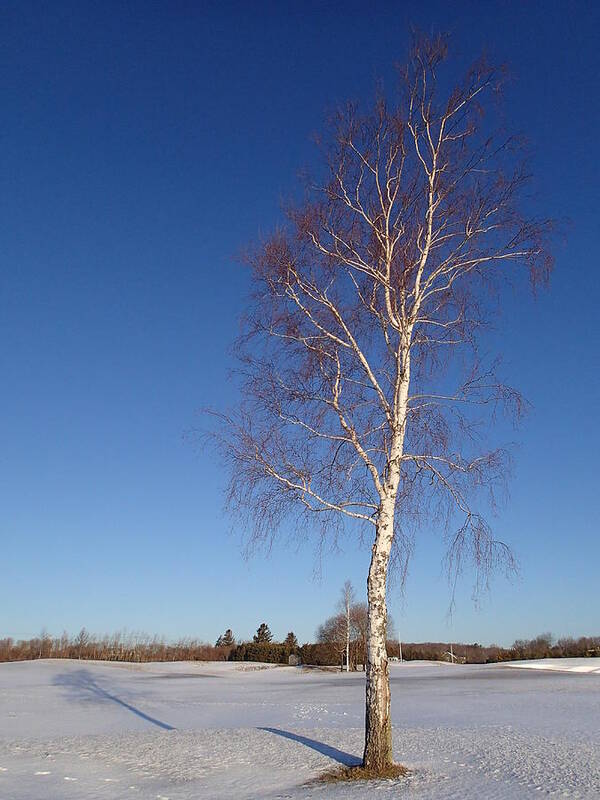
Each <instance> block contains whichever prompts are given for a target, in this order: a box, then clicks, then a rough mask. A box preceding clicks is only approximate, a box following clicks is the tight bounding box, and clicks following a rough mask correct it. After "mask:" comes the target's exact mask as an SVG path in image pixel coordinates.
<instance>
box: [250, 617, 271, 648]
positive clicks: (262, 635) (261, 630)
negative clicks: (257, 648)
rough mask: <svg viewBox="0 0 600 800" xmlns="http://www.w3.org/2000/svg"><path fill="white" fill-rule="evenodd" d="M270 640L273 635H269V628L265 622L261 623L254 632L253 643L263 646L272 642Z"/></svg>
mask: <svg viewBox="0 0 600 800" xmlns="http://www.w3.org/2000/svg"><path fill="white" fill-rule="evenodd" d="M272 639H273V634H272V633H271V631H270V629H269V626H268V625H267V623H266V622H261V623H260V625H259V626H258V628H257V630H256V633H255V634H254V643H255V644H265V643H267V642H270V641H272Z"/></svg>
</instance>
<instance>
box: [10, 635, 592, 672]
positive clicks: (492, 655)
mask: <svg viewBox="0 0 600 800" xmlns="http://www.w3.org/2000/svg"><path fill="white" fill-rule="evenodd" d="M267 630H268V629H267ZM258 638H259V641H256V639H257V637H255V641H251V642H240V643H236V642H235V640H233V641H232V642H231V643H227V644H219V645H211V644H207V643H206V642H201V641H199V640H197V639H189V638H188V639H180V640H179V641H177V642H166V641H165V640H164V639H161V638H159V637H157V636H149V635H146V634H131V633H117V634H113V635H112V636H102V637H95V636H92V635H91V634H89V633H88V632H87V631H86V629H85V628H83V629H82V630H81V631H80V632H79V633H78V634H77V635H76V636H73V637H70V636H68V635H67V634H66V633H65V634H63V635H62V636H61V637H60V638H53V637H51V636H49V635H48V634H46V633H42V634H41V635H40V636H39V637H36V638H33V639H28V640H19V641H15V640H13V639H10V638H6V639H0V661H29V660H33V659H38V658H75V659H86V660H98V661H133V662H147V661H262V662H265V663H272V664H288V663H289V659H290V656H296V657H297V658H298V660H299V661H300V663H302V664H306V665H315V666H339V665H340V664H341V656H340V648H339V647H338V646H337V645H336V644H335V643H328V642H319V643H316V644H304V645H301V646H300V645H298V643H297V641H296V640H295V637H293V634H288V636H287V638H286V640H285V641H284V642H273V641H270V640H269V641H264V640H260V637H258ZM388 654H389V656H391V657H393V658H400V645H399V644H398V642H397V641H389V642H388ZM451 654H452V655H451ZM592 656H600V636H581V637H580V638H578V639H575V638H571V637H568V638H562V639H558V640H556V641H555V640H554V638H553V637H552V636H551V634H542V635H540V636H536V637H535V638H534V639H528V640H525V639H518V640H517V641H516V642H515V643H514V644H513V645H512V647H509V648H504V647H498V646H496V645H491V646H489V647H484V646H482V645H480V644H477V643H474V644H461V643H456V642H455V643H453V644H452V645H451V644H450V643H449V642H422V643H417V642H403V643H402V658H403V659H404V660H405V661H414V660H427V661H449V660H451V658H454V660H457V661H459V662H461V663H469V664H485V663H496V662H501V661H515V660H526V659H538V658H575V657H584V658H585V657H592ZM353 666H357V667H360V666H361V665H360V664H356V665H353Z"/></svg>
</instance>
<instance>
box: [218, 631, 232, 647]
mask: <svg viewBox="0 0 600 800" xmlns="http://www.w3.org/2000/svg"><path fill="white" fill-rule="evenodd" d="M234 644H235V637H234V635H233V631H232V630H231V628H227V630H226V631H225V633H224V634H223V635H222V636H219V638H218V639H217V641H216V642H215V647H233V646H234Z"/></svg>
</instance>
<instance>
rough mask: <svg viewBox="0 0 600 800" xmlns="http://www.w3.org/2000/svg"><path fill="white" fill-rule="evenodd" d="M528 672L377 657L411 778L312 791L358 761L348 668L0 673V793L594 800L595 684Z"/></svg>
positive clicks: (95, 668)
mask: <svg viewBox="0 0 600 800" xmlns="http://www.w3.org/2000/svg"><path fill="white" fill-rule="evenodd" d="M568 661H570V660H565V664H564V665H563V666H566V667H569V666H570V667H571V668H572V669H573V670H579V668H580V667H582V666H589V667H593V668H595V669H600V659H583V660H582V661H585V662H586V664H580V663H578V662H579V660H578V659H574V660H573V663H572V664H570V665H569V664H568V663H567V662H568ZM575 662H577V663H575ZM512 666H513V665H511V667H512ZM542 666H544V667H545V668H544V669H539V668H537V669H535V670H529V669H512V668H507V665H481V666H475V665H468V666H463V665H443V664H427V663H415V662H411V663H408V664H397V663H393V664H391V665H390V672H391V681H392V717H393V722H394V746H395V754H396V758H397V759H398V761H401V762H402V763H404V764H406V765H407V766H408V767H409V768H410V769H411V775H410V776H409V777H408V778H406V779H402V780H400V781H381V782H378V783H376V784H373V785H371V786H369V788H368V789H365V786H364V785H361V784H360V783H354V784H336V785H330V784H328V785H325V784H315V783H314V782H312V781H313V779H314V778H315V777H316V776H317V775H318V774H319V772H320V771H322V770H323V769H326V768H330V767H332V766H335V765H336V764H338V763H346V764H351V763H356V761H357V760H358V758H359V757H360V755H361V749H362V736H363V732H362V725H363V721H364V709H363V703H364V675H362V674H361V673H350V674H346V673H339V672H328V671H320V670H302V669H296V668H293V667H272V668H264V665H249V664H216V663H171V664H141V665H140V664H109V663H98V662H93V663H91V662H84V661H62V660H52V661H35V662H25V663H13V664H0V798H1V800H42V798H43V800H96V798H102V800H122V799H123V800H124V799H125V798H140V800H141V798H143V799H144V800H147V799H152V800H154V799H156V800H166V799H168V800H203V799H204V798H206V800H208V799H209V798H210V800H213V799H214V800H225V798H239V800H255V799H258V798H272V799H273V800H275V799H276V798H278V799H279V800H283V798H286V799H289V800H307V799H308V798H315V799H316V798H335V800H358V799H359V798H363V797H365V796H369V797H370V796H371V795H374V796H376V797H380V798H392V797H399V796H408V797H410V798H411V800H413V799H414V800H434V799H435V800H458V798H461V800H475V799H476V798H477V799H478V800H479V798H486V800H500V799H502V800H506V799H507V798H508V799H509V800H510V798H518V799H519V800H521V798H523V799H524V800H527V798H539V797H544V796H557V797H571V798H598V797H600V730H599V726H598V719H600V680H599V676H598V674H582V673H581V671H570V672H557V671H551V670H549V669H548V668H547V667H548V662H543V665H542Z"/></svg>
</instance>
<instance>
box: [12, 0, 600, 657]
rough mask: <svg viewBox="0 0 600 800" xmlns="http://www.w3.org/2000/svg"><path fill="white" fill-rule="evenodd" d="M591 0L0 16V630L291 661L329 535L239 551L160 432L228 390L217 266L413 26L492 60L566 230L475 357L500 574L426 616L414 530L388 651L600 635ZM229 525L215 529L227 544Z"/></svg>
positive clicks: (328, 577)
mask: <svg viewBox="0 0 600 800" xmlns="http://www.w3.org/2000/svg"><path fill="white" fill-rule="evenodd" d="M598 9H599V6H598V4H597V3H593V2H587V3H586V2H578V3H569V2H562V3H547V2H543V3H542V2H530V3H520V2H514V3H510V2H496V3H493V2H486V3H480V2H474V3H468V2H463V3H448V2H429V3H411V2H403V3H402V2H389V3H384V2H372V3H369V4H365V3H354V2H349V1H348V0H346V1H345V2H329V3H316V2H305V3H293V2H290V3H261V2H256V3H227V2H223V3H208V2H202V3H195V2H176V1H172V2H166V0H165V2H151V3H150V2H129V3H117V2H105V3H95V2H94V3H92V2H89V3H88V2H73V3H61V2H54V3H41V2H38V3H31V2H5V3H3V4H2V10H1V11H0V21H1V25H2V44H1V48H0V75H1V76H2V78H1V90H2V111H3V113H2V120H3V121H2V126H1V131H0V158H1V161H2V169H1V172H0V180H1V191H0V198H1V215H0V220H1V224H0V242H1V245H0V247H1V249H0V252H1V259H2V265H1V275H0V326H1V340H0V341H1V345H0V359H1V360H0V369H1V372H0V374H1V376H2V391H1V393H0V410H1V413H0V426H1V439H0V440H1V446H0V495H1V498H0V499H1V503H0V525H1V528H0V541H1V551H0V552H1V555H0V564H1V572H0V576H1V577H0V636H3V635H12V636H15V637H21V636H25V637H29V636H32V635H35V634H37V633H38V632H39V631H40V629H41V628H42V626H46V627H47V629H48V630H49V631H50V632H52V633H55V634H59V633H60V632H61V631H62V630H63V628H66V629H67V630H69V631H70V632H75V631H77V630H78V629H79V628H80V627H81V626H83V625H85V626H86V627H87V628H88V629H90V630H92V631H94V632H98V633H102V632H110V631H113V630H116V629H120V628H124V627H127V628H128V629H130V630H145V631H148V632H157V633H162V634H165V635H166V636H168V637H176V636H180V635H194V636H198V637H200V638H203V639H207V640H213V639H215V638H216V636H217V635H218V634H219V633H220V632H222V631H223V630H224V629H225V628H227V627H232V628H233V629H234V632H235V633H236V634H237V635H238V636H240V637H246V636H250V635H251V634H252V633H253V632H254V630H255V629H256V627H257V625H258V624H259V623H260V622H261V621H263V620H266V621H267V622H268V623H269V624H270V626H271V628H272V630H273V632H274V634H275V636H277V637H283V636H285V634H286V633H287V631H288V630H290V629H293V630H295V631H296V633H297V635H298V638H299V639H300V640H302V641H304V640H308V639H310V638H311V637H312V635H313V632H314V629H315V626H316V625H317V624H318V623H319V621H321V620H322V619H323V618H324V617H325V616H326V615H328V614H329V613H331V611H332V610H333V607H334V605H335V602H336V600H337V597H338V593H339V589H340V587H341V585H342V583H343V581H344V580H345V579H346V578H347V577H349V578H351V579H352V581H353V582H354V584H355V586H356V587H357V589H360V587H362V586H363V585H364V580H365V575H366V568H367V563H368V550H367V548H366V547H363V548H362V549H361V548H360V547H358V546H356V545H355V544H354V543H353V542H352V540H351V539H348V540H347V541H346V542H345V543H344V546H343V551H342V552H341V553H336V554H324V557H323V560H322V562H320V564H321V566H320V577H315V573H316V572H319V561H318V559H317V557H316V555H315V548H314V543H313V541H312V540H311V538H310V532H309V531H307V537H306V541H305V542H303V543H300V544H299V545H294V546H290V545H289V544H288V543H286V542H281V544H278V545H276V546H275V548H274V549H273V551H272V552H271V554H270V556H268V557H267V556H265V555H264V554H263V555H261V554H259V555H257V556H255V557H254V558H252V559H251V560H249V561H245V560H244V559H243V558H242V555H241V545H240V539H239V535H238V533H236V531H235V520H233V521H229V520H227V519H226V518H224V516H223V514H222V510H221V509H222V494H221V492H222V488H223V486H224V484H225V480H224V477H223V476H222V475H221V474H220V473H219V471H218V470H217V469H215V465H214V463H213V459H212V458H210V457H208V456H204V455H202V454H200V453H198V452H197V451H196V450H195V449H194V448H193V447H191V446H190V445H189V444H186V442H185V441H184V437H183V434H184V432H185V430H187V429H189V428H190V427H193V426H194V425H195V424H197V416H196V413H197V409H198V408H200V407H203V406H207V405H212V406H219V405H222V404H227V403H229V402H231V401H232V400H234V398H233V397H232V392H231V383H230V382H229V381H228V369H229V367H230V362H229V355H228V347H229V345H230V344H231V341H232V339H233V337H234V336H235V333H236V330H237V319H238V317H239V314H240V312H241V310H242V308H243V304H244V295H245V292H246V289H247V284H246V276H245V273H244V270H243V268H242V267H240V266H239V265H238V264H237V263H236V261H235V255H236V253H237V251H238V250H239V248H240V247H241V246H242V245H244V244H245V243H247V242H248V241H249V240H251V239H253V238H254V237H256V235H257V234H258V233H259V232H260V231H261V230H262V231H265V230H268V229H270V228H271V227H272V226H273V225H274V224H275V223H276V222H277V220H278V218H279V202H280V197H281V196H282V195H284V194H286V193H288V192H289V191H290V190H292V189H293V188H294V185H295V176H296V173H297V170H298V168H299V167H302V166H303V165H304V164H307V163H310V161H311V159H312V157H313V148H312V145H311V143H310V135H311V134H312V133H313V132H314V131H315V130H317V129H318V128H319V127H320V125H321V121H322V118H323V115H324V112H325V111H326V110H327V109H328V108H331V107H332V106H334V105H335V104H336V102H338V101H341V100H344V99H346V98H349V97H350V98H357V99H361V98H367V97H369V96H370V94H371V90H372V88H373V83H374V80H375V78H377V77H378V76H382V77H383V78H384V79H386V80H387V83H388V85H391V84H392V80H393V78H392V74H393V73H392V65H393V63H394V62H395V61H397V60H401V59H402V58H403V56H404V54H405V52H406V45H407V42H408V40H409V30H410V25H411V24H414V25H417V26H419V27H421V28H422V29H424V30H426V31H428V30H430V29H436V30H440V29H441V30H448V31H450V32H452V33H453V34H454V44H455V46H456V48H457V50H458V52H459V53H460V54H461V57H468V56H470V55H471V54H472V55H473V56H475V55H476V54H478V53H479V52H480V51H481V49H482V48H483V47H486V48H487V49H488V50H489V51H490V52H491V53H492V55H493V56H494V57H495V58H497V59H498V60H502V61H507V62H509V64H510V65H511V67H512V71H513V75H514V77H515V80H514V82H512V83H511V85H510V89H509V93H508V100H507V112H508V114H509V116H510V118H511V119H512V120H513V121H514V125H515V127H517V128H519V129H522V130H524V131H525V132H526V133H527V134H528V135H529V137H530V139H531V141H532V142H533V144H534V145H535V148H536V150H535V152H536V155H535V159H534V169H535V173H536V175H537V183H536V186H537V189H538V197H539V204H540V209H541V210H543V212H544V213H546V214H548V215H551V216H554V217H558V218H569V219H570V220H571V225H570V229H569V232H568V236H567V238H566V240H565V241H564V242H563V243H561V244H560V246H559V247H558V249H557V253H556V255H557V261H556V271H555V274H554V277H553V281H552V286H551V289H550V291H549V292H548V293H545V294H543V295H541V296H540V297H539V299H538V300H537V301H536V302H534V301H533V300H532V299H531V298H529V297H526V296H517V297H514V298H511V304H510V307H509V309H508V311H507V313H506V315H505V317H504V319H503V321H502V325H503V328H502V329H501V331H500V333H499V336H498V340H499V341H500V343H501V345H502V350H503V351H504V354H505V358H506V368H507V373H508V375H509V377H510V378H511V380H512V382H513V383H514V384H515V385H517V386H519V387H520V388H521V389H522V390H523V392H524V393H525V395H526V396H527V397H528V399H529V400H530V401H531V402H532V404H533V406H534V410H533V413H532V415H531V416H530V418H529V419H528V421H527V422H526V424H525V425H524V427H523V428H522V429H521V431H520V432H519V434H518V438H519V440H520V442H521V446H520V449H519V452H518V454H517V471H516V475H515V478H514V480H513V483H512V489H511V497H510V499H509V501H508V503H507V505H506V507H505V508H504V509H503V511H502V513H501V515H500V517H499V519H498V520H497V521H496V529H497V531H498V533H499V534H500V535H501V536H502V537H503V538H505V539H506V540H508V541H509V542H510V543H511V544H512V545H513V546H514V548H515V550H516V552H517V554H518V556H519V558H520V561H521V577H520V579H519V580H518V581H516V582H514V583H512V584H511V583H507V582H506V581H504V580H502V579H497V580H496V581H495V582H494V584H493V587H492V593H491V595H490V596H489V598H488V599H486V600H485V601H484V603H483V606H482V608H481V609H480V610H476V609H475V608H474V607H473V604H472V602H471V600H470V582H469V579H468V576H467V577H466V579H465V581H464V582H463V583H462V584H461V587H460V589H459V593H458V597H457V608H456V612H455V614H454V617H453V621H452V624H451V625H448V623H447V621H446V610H447V607H448V600H449V594H448V587H447V583H446V581H445V579H444V576H443V574H442V572H441V569H440V556H441V551H440V547H439V544H438V542H437V538H436V536H435V532H434V531H429V532H428V531H425V532H424V534H423V537H422V538H421V540H420V541H419V542H418V544H417V553H416V556H415V559H414V561H413V565H412V569H411V571H410V576H409V579H408V583H407V586H406V596H405V599H404V601H401V600H400V598H399V595H398V592H397V591H396V592H392V593H391V596H390V599H391V609H392V613H393V614H394V616H395V618H396V621H397V622H398V623H399V625H400V629H401V632H402V636H403V638H404V639H406V640H426V639H431V640H437V639H448V638H453V639H460V640H469V641H481V642H491V641H499V642H500V643H510V642H511V641H512V639H513V638H515V637H523V636H532V635H534V634H536V633H538V632H541V631H543V630H552V631H553V632H554V633H555V634H559V635H560V634H583V633H594V634H598V633H599V632H600V619H599V618H598V603H597V587H598V564H599V563H600V545H599V536H598V533H599V531H598V523H599V510H600V499H599V497H600V492H599V490H598V476H597V453H598V449H599V447H600V435H599V428H600V426H598V423H597V414H598V408H599V399H600V396H599V395H600V381H599V367H600V364H599V357H598V305H599V301H600V281H599V275H600V271H599V269H598V263H597V262H598V250H599V248H598V198H599V190H598V186H599V178H600V175H599V168H598V163H599V159H598V130H599V129H600V113H599V102H598V84H597V81H598V75H599V74H600V58H599V49H598V46H597V34H598V30H599V29H600V13H599V10H598ZM231 522H233V528H234V532H233V533H230V528H231Z"/></svg>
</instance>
